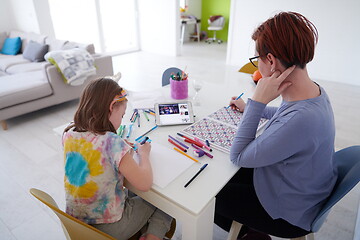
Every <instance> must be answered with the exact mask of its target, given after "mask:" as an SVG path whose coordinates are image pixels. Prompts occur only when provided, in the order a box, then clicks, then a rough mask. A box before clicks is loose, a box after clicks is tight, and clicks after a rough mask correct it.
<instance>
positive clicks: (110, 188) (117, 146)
mask: <svg viewBox="0 0 360 240" xmlns="http://www.w3.org/2000/svg"><path fill="white" fill-rule="evenodd" d="M63 146H64V160H65V162H64V164H65V178H64V182H65V192H66V212H67V213H69V214H70V215H72V216H74V217H76V218H78V219H80V220H82V221H84V222H86V223H89V224H99V223H113V222H116V221H118V220H119V219H121V217H122V212H123V210H124V202H125V198H126V193H125V192H124V190H123V183H124V177H123V176H122V175H121V174H120V173H119V171H118V166H119V163H120V161H121V158H122V157H123V156H124V155H125V154H126V153H127V152H128V151H129V149H130V147H129V146H128V145H127V144H126V143H125V142H124V141H123V140H122V139H121V138H120V137H119V136H117V135H116V134H114V133H111V132H107V133H106V134H104V135H95V134H93V133H90V132H74V131H73V130H69V131H68V132H67V133H65V134H64V135H63Z"/></svg>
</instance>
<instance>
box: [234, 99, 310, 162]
mask: <svg viewBox="0 0 360 240" xmlns="http://www.w3.org/2000/svg"><path fill="white" fill-rule="evenodd" d="M264 109H265V104H263V103H259V102H256V101H252V100H250V101H248V106H247V109H245V112H244V115H243V119H242V122H241V124H240V126H239V128H238V131H237V133H236V135H235V138H234V141H233V143H232V146H231V149H230V160H231V161H232V162H233V163H234V164H236V165H238V166H240V167H248V168H256V167H264V166H268V165H272V164H274V163H277V162H280V161H283V160H285V159H287V158H289V157H291V156H292V155H294V154H296V153H297V152H299V149H303V148H304V145H305V144H306V141H305V139H306V135H307V134H306V132H307V131H308V130H307V129H306V126H305V125H304V124H303V122H302V121H303V119H301V114H297V113H298V112H297V111H290V112H289V113H287V114H286V115H285V116H282V117H281V118H279V119H278V120H275V121H274V122H272V123H271V124H270V125H269V126H268V127H267V128H266V129H265V131H264V132H263V133H262V134H261V135H260V136H259V137H258V138H255V136H256V131H257V127H258V124H259V121H260V118H261V116H262V112H263V110H264ZM299 116H300V117H299Z"/></svg>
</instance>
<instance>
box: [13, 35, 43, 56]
mask: <svg viewBox="0 0 360 240" xmlns="http://www.w3.org/2000/svg"><path fill="white" fill-rule="evenodd" d="M9 37H11V38H13V37H20V38H21V40H22V46H21V52H24V50H25V47H26V45H27V44H28V43H29V41H30V40H33V41H34V42H38V43H41V44H44V43H45V38H46V36H45V35H41V34H37V33H33V32H29V33H26V32H20V31H16V30H12V31H10V33H9Z"/></svg>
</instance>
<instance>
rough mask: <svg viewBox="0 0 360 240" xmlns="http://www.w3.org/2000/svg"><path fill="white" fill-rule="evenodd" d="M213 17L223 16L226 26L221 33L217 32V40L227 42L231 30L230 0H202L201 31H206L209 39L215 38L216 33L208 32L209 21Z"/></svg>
mask: <svg viewBox="0 0 360 240" xmlns="http://www.w3.org/2000/svg"><path fill="white" fill-rule="evenodd" d="M213 15H223V16H224V17H225V26H224V29H223V30H221V31H217V32H216V38H218V39H221V40H223V41H227V38H228V30H229V16H230V0H202V7H201V31H206V32H207V33H208V37H213V34H214V32H213V31H208V30H207V27H208V26H209V24H208V19H209V17H210V16H213Z"/></svg>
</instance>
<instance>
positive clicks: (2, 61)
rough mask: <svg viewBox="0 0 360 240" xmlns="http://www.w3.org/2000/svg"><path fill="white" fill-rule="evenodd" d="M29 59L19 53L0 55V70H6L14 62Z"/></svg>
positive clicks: (14, 63) (18, 62)
mask: <svg viewBox="0 0 360 240" xmlns="http://www.w3.org/2000/svg"><path fill="white" fill-rule="evenodd" d="M29 62H30V61H29V60H26V59H24V58H23V56H22V55H21V54H19V55H15V56H14V55H0V70H1V71H4V72H6V70H7V69H8V68H9V67H10V66H12V65H16V64H20V63H29Z"/></svg>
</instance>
